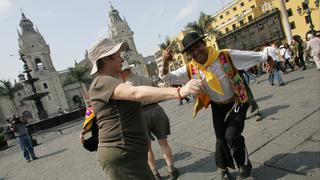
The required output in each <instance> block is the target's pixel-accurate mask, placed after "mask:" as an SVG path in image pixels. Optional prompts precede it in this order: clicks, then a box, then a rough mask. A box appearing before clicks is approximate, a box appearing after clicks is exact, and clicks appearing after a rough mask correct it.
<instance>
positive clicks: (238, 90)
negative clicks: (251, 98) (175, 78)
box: [186, 50, 248, 116]
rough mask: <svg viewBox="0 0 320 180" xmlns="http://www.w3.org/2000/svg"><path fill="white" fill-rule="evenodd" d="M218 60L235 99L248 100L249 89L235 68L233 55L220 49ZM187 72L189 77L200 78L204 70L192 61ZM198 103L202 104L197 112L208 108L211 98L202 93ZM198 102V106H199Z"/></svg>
mask: <svg viewBox="0 0 320 180" xmlns="http://www.w3.org/2000/svg"><path fill="white" fill-rule="evenodd" d="M218 61H219V63H220V65H221V67H222V70H223V72H224V75H225V77H227V78H229V79H230V80H231V81H230V83H231V84H230V85H231V87H232V89H233V92H234V96H235V101H236V102H237V103H245V102H247V101H248V94H247V90H246V88H245V85H244V82H243V79H242V78H241V76H240V75H239V73H238V70H237V69H236V68H235V66H234V65H233V63H232V61H231V57H230V55H229V53H228V52H227V51H226V50H222V51H220V54H219V56H218ZM186 67H187V72H188V76H189V79H200V77H203V76H202V74H201V73H202V72H201V71H199V70H198V69H197V68H196V67H194V66H193V65H192V64H191V63H189V64H187V66H186ZM197 104H200V105H199V106H200V107H195V114H194V116H195V115H196V113H197V112H198V111H199V110H200V109H201V108H202V107H203V106H204V107H205V108H207V107H208V106H209V104H210V98H209V96H208V95H206V94H204V93H202V94H200V95H199V96H198V102H197ZM197 104H196V106H197Z"/></svg>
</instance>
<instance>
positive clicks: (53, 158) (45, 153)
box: [0, 66, 320, 180]
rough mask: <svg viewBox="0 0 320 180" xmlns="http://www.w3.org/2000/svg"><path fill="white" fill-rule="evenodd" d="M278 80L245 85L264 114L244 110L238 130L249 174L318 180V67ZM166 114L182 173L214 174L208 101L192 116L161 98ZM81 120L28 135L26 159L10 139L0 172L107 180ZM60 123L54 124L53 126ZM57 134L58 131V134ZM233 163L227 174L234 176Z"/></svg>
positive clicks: (14, 176) (190, 178) (188, 107)
mask: <svg viewBox="0 0 320 180" xmlns="http://www.w3.org/2000/svg"><path fill="white" fill-rule="evenodd" d="M283 79H284V81H285V82H286V85H285V86H282V87H278V86H277V85H275V86H270V85H269V84H268V82H267V75H263V76H261V77H259V78H258V80H259V84H251V85H250V86H251V88H252V91H253V93H254V95H255V97H256V100H257V101H258V104H259V106H260V110H261V112H262V117H263V119H262V120H261V121H256V120H257V117H254V116H251V115H250V114H248V116H249V118H248V120H247V121H246V126H245V130H244V136H245V137H246V144H247V148H248V151H249V154H250V159H251V161H252V163H253V171H252V176H253V178H254V179H259V180H274V179H286V180H298V179H299V180H300V179H310V180H311V179H320V131H319V130H320V72H319V71H316V68H314V67H313V66H311V67H309V68H308V69H307V70H305V71H301V70H296V71H294V72H291V73H288V74H286V75H283ZM161 106H162V107H163V108H164V109H165V111H166V113H167V114H168V116H169V118H170V121H171V132H172V135H171V136H170V137H169V143H170V144H171V147H172V151H173V153H174V160H175V166H176V167H178V168H179V169H180V171H181V176H180V177H179V179H181V180H208V179H211V178H212V179H215V176H216V175H217V172H216V170H217V167H216V166H215V163H214V153H215V152H214V150H215V143H216V142H215V137H214V132H213V127H212V121H211V110H210V108H208V109H206V110H202V111H201V112H200V113H199V114H198V116H197V117H196V118H195V119H192V112H193V103H189V104H184V105H182V106H179V105H178V101H177V100H170V101H165V102H162V103H161ZM80 128H81V122H80V121H77V122H73V123H69V124H65V125H64V126H62V127H56V128H54V129H52V131H49V132H44V133H38V134H35V135H34V138H36V139H37V141H38V142H39V143H40V145H38V146H36V147H35V152H36V154H37V155H38V157H39V159H38V160H36V161H31V162H30V163H26V162H25V161H24V159H23V157H22V153H21V152H20V149H19V146H18V145H17V144H16V142H15V141H14V140H12V141H10V142H9V143H10V147H9V148H7V149H5V150H2V151H0V179H8V180H99V179H106V177H105V176H104V174H103V172H102V170H101V167H100V166H99V164H98V163H97V158H96V153H90V152H88V151H86V150H85V149H83V147H82V146H81V144H80V143H79V132H80ZM58 129H62V130H61V132H60V131H55V130H58ZM61 133H62V134H61ZM153 147H154V149H155V153H156V155H157V159H158V160H157V164H158V167H159V168H161V169H160V173H161V174H162V175H163V176H165V177H168V176H167V171H166V166H165V162H164V160H159V158H160V155H159V146H158V145H157V143H153ZM236 173H237V172H236V170H235V171H233V174H234V175H236Z"/></svg>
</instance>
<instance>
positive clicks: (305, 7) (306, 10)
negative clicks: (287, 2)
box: [297, 0, 319, 34]
mask: <svg viewBox="0 0 320 180" xmlns="http://www.w3.org/2000/svg"><path fill="white" fill-rule="evenodd" d="M314 4H315V5H316V8H310V7H309V0H304V1H303V2H302V8H301V7H300V6H298V7H297V11H298V13H299V15H300V16H302V15H303V14H304V13H307V14H308V18H309V21H310V29H311V33H313V34H314V32H315V30H314V25H313V23H312V18H311V12H312V11H313V10H315V9H318V8H319V0H315V1H314Z"/></svg>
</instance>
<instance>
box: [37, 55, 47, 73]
mask: <svg viewBox="0 0 320 180" xmlns="http://www.w3.org/2000/svg"><path fill="white" fill-rule="evenodd" d="M35 63H36V66H37V69H36V70H37V71H39V70H44V69H45V67H44V65H43V63H42V62H41V59H40V58H37V59H35Z"/></svg>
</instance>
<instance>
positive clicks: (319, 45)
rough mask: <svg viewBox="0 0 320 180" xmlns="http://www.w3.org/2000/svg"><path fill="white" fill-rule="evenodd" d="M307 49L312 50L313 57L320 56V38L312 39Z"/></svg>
mask: <svg viewBox="0 0 320 180" xmlns="http://www.w3.org/2000/svg"><path fill="white" fill-rule="evenodd" d="M307 49H310V50H311V52H310V55H311V56H320V38H318V37H314V38H312V39H311V40H310V41H309V42H308V44H307Z"/></svg>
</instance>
